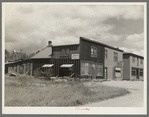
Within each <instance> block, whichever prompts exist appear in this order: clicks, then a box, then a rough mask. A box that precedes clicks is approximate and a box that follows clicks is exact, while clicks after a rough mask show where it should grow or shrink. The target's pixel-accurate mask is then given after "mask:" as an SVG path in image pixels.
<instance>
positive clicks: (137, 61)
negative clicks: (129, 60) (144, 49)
mask: <svg viewBox="0 0 149 117" xmlns="http://www.w3.org/2000/svg"><path fill="white" fill-rule="evenodd" d="M138 65H139V58H137V66H138Z"/></svg>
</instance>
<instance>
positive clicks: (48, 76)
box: [41, 68, 53, 79]
mask: <svg viewBox="0 0 149 117" xmlns="http://www.w3.org/2000/svg"><path fill="white" fill-rule="evenodd" d="M41 75H42V76H45V77H46V78H47V79H51V76H52V75H53V69H51V68H48V69H47V70H45V71H44V72H41Z"/></svg>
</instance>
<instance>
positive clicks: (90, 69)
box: [81, 62, 103, 76]
mask: <svg viewBox="0 0 149 117" xmlns="http://www.w3.org/2000/svg"><path fill="white" fill-rule="evenodd" d="M93 74H94V75H96V76H103V65H102V64H98V63H92V62H81V75H93Z"/></svg>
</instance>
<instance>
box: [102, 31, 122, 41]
mask: <svg viewBox="0 0 149 117" xmlns="http://www.w3.org/2000/svg"><path fill="white" fill-rule="evenodd" d="M121 38H122V36H121V35H115V34H111V33H104V34H102V35H101V37H100V40H103V41H118V40H121Z"/></svg>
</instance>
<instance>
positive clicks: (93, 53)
mask: <svg viewBox="0 0 149 117" xmlns="http://www.w3.org/2000/svg"><path fill="white" fill-rule="evenodd" d="M91 57H97V47H94V46H91Z"/></svg>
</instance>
